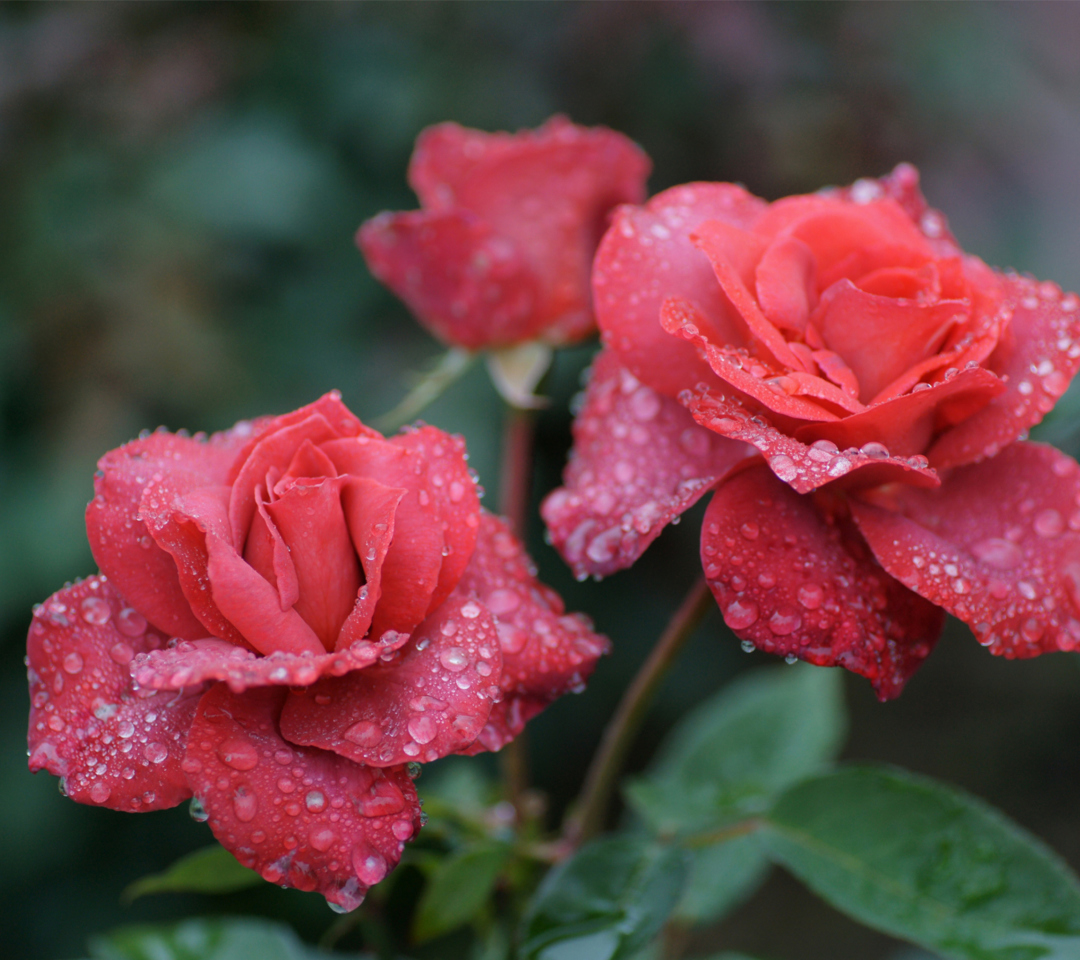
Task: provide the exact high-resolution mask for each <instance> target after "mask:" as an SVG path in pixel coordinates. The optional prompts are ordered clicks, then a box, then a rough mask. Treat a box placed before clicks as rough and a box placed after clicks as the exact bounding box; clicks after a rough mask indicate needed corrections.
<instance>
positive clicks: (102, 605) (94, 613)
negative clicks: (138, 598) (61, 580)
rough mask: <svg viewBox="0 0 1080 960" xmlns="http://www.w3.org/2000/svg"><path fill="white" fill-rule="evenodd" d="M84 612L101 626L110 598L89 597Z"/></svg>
mask: <svg viewBox="0 0 1080 960" xmlns="http://www.w3.org/2000/svg"><path fill="white" fill-rule="evenodd" d="M82 612H83V619H84V620H85V621H86V622H87V623H91V624H93V625H94V626H100V625H101V624H103V623H108V622H109V618H110V617H111V616H112V607H110V606H109V601H108V600H102V599H101V597H87V598H86V599H85V600H84V601H83V602H82ZM99 802H100V801H99Z"/></svg>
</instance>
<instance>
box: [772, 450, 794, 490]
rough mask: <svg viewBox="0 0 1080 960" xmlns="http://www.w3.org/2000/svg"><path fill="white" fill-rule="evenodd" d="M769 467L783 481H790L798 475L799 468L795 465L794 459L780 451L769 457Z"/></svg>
mask: <svg viewBox="0 0 1080 960" xmlns="http://www.w3.org/2000/svg"><path fill="white" fill-rule="evenodd" d="M769 467H770V468H771V469H772V472H773V473H775V474H776V475H777V476H778V477H779V478H780V479H781V480H783V481H784V482H785V483H790V482H791V481H792V480H794V479H795V478H796V477H797V476H798V475H799V470H798V468H797V467H796V466H795V461H794V460H792V459H791V457H789V456H786V455H785V454H782V453H779V454H777V455H776V456H775V457H770V458H769Z"/></svg>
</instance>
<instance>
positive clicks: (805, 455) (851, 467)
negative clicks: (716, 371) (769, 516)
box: [683, 391, 940, 493]
mask: <svg viewBox="0 0 1080 960" xmlns="http://www.w3.org/2000/svg"><path fill="white" fill-rule="evenodd" d="M683 402H684V403H685V404H686V406H687V408H688V409H689V410H690V412H691V413H692V414H693V415H694V419H695V420H697V422H698V423H700V424H701V425H702V426H703V427H707V428H708V429H709V430H711V431H713V432H715V433H719V434H720V435H721V436H724V437H729V438H730V439H732V440H741V441H742V442H743V443H749V444H751V445H753V446H755V447H757V449H758V450H760V451H761V453H762V454H763V455H764V456H765V459H766V462H767V463H768V465H769V467H770V469H771V470H772V472H773V473H775V474H776V476H778V477H779V478H780V479H781V480H783V481H784V483H786V484H788V485H789V486H790V487H791V488H792V489H793V490H794V491H795V492H796V493H809V492H810V491H811V490H816V489H817V488H818V487H823V486H825V485H826V484H829V483H836V484H837V486H843V487H874V486H879V485H880V484H883V483H893V482H896V481H899V482H901V483H907V484H913V485H916V486H924V487H935V486H937V485H938V483H939V482H940V481H939V480H938V476H937V473H936V472H935V471H934V470H932V469H931V468H930V467H929V466H927V463H926V458H925V457H922V456H918V455H916V456H913V457H901V456H895V455H893V454H891V453H890V452H889V450H888V449H887V448H886V447H884V446H883V445H882V444H880V443H877V442H876V441H875V442H871V443H866V444H864V445H863V446H862V447H860V448H854V447H851V448H848V449H845V450H841V449H840V448H839V447H838V446H837V445H836V444H835V443H833V442H832V441H831V440H817V441H815V442H813V443H811V444H809V445H808V444H805V443H802V442H800V441H799V440H795V439H794V438H792V437H789V436H788V435H787V434H785V433H781V432H780V431H779V430H777V429H776V427H774V426H773V425H772V424H771V423H770V422H769V421H768V420H767V419H766V418H765V417H763V416H754V415H753V414H752V413H751V412H750V411H749V410H747V409H746V407H744V406H743V405H742V404H741V403H739V401H738V400H735V399H734V398H732V397H728V396H725V395H724V394H717V393H713V392H711V391H706V392H704V393H690V392H689V391H687V393H686V395H685V397H684V398H683ZM845 422H846V421H843V420H842V421H840V423H845ZM815 426H816V427H820V426H822V425H821V424H815Z"/></svg>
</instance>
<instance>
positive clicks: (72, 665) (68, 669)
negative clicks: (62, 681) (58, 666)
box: [64, 652, 83, 676]
mask: <svg viewBox="0 0 1080 960" xmlns="http://www.w3.org/2000/svg"><path fill="white" fill-rule="evenodd" d="M82 668H83V658H82V657H80V656H79V654H77V653H74V652H72V653H69V654H68V655H67V656H66V657H64V672H65V673H70V674H71V675H72V676H74V675H75V674H77V673H80V672H81V671H82Z"/></svg>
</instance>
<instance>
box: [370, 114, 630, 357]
mask: <svg viewBox="0 0 1080 960" xmlns="http://www.w3.org/2000/svg"><path fill="white" fill-rule="evenodd" d="M649 167H650V164H649V160H648V158H647V157H646V156H645V154H644V153H643V152H642V151H641V150H640V149H639V148H638V147H637V146H635V145H634V144H633V143H632V142H631V141H630V140H628V139H627V138H626V137H624V136H622V134H618V133H615V132H614V131H612V130H608V129H606V128H604V127H593V128H586V127H578V126H575V125H574V124H572V123H570V122H569V121H568V120H566V119H565V118H564V117H553V118H552V119H550V120H549V121H548V122H547V123H545V124H544V126H542V127H540V129H539V130H536V131H531V130H529V131H522V132H521V133H516V134H508V133H483V132H481V131H479V130H468V129H466V128H464V127H460V126H458V125H457V124H456V123H443V124H439V125H438V126H435V127H429V128H428V129H427V130H425V131H424V132H423V133H421V134H420V136H419V138H418V139H417V141H416V149H415V151H414V152H413V157H412V162H411V163H410V165H409V183H410V185H411V186H412V188H413V189H414V190H415V191H416V194H417V196H419V198H420V204H421V206H422V207H423V209H422V210H417V211H412V212H409V213H382V214H379V216H377V217H375V218H374V219H372V220H369V221H367V222H366V223H365V224H364V225H363V226H362V227H361V228H360V231H359V233H357V235H356V240H357V243H358V244H359V246H360V249H361V250H362V251H363V253H364V256H365V258H366V259H367V262H368V266H369V267H370V268H371V272H372V273H373V274H375V276H376V277H378V279H379V280H381V281H382V282H383V283H385V284H386V285H387V286H388V287H390V289H391V290H393V291H394V293H396V294H397V295H398V296H399V297H401V299H402V300H404V301H405V302H406V303H407V304H408V306H409V309H410V310H412V311H413V313H415V314H416V316H417V317H418V318H419V320H420V321H421V323H423V324H424V325H425V326H426V327H427V328H428V329H429V330H430V331H431V332H432V333H433V334H434V335H435V336H436V337H438V338H439V339H441V340H444V341H445V342H447V343H449V344H453V345H456V346H460V347H465V348H467V349H470V350H472V349H480V348H483V347H505V346H510V345H513V344H517V343H522V342H524V341H527V340H543V341H545V342H547V343H551V344H562V343H570V342H573V341H575V340H580V339H581V338H582V337H585V336H587V335H588V334H589V333H590V332H591V331H592V329H593V316H592V308H591V306H590V298H589V268H590V266H591V264H592V258H593V253H594V252H595V250H596V244H597V242H598V241H599V239H600V236H601V234H602V233H603V231H604V228H605V226H606V225H607V214H608V211H609V210H611V208H612V207H614V206H615V205H616V204H619V203H640V202H641V200H642V199H643V198H644V196H645V180H646V178H647V177H648V175H649Z"/></svg>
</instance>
